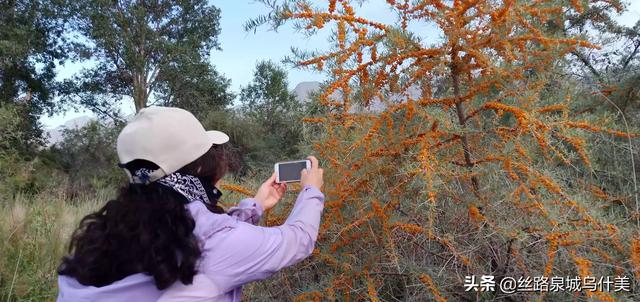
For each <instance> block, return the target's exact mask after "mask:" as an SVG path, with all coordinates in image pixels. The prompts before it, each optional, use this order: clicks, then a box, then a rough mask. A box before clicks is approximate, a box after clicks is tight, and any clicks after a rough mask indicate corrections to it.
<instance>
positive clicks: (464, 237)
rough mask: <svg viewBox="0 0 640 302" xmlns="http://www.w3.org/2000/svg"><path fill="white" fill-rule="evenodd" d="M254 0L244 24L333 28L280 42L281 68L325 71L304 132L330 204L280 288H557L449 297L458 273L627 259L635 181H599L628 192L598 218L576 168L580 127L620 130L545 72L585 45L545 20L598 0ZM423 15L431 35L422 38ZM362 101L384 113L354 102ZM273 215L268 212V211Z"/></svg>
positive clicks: (386, 291) (571, 271) (608, 270)
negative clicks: (383, 8)
mask: <svg viewBox="0 0 640 302" xmlns="http://www.w3.org/2000/svg"><path fill="white" fill-rule="evenodd" d="M262 2H264V3H266V4H267V5H269V6H271V7H272V8H273V12H272V13H271V14H270V17H269V16H267V17H259V18H257V19H255V20H253V21H250V22H249V23H248V28H249V29H251V28H252V26H257V25H260V24H262V23H266V22H270V23H271V24H272V25H273V26H274V27H277V26H279V25H281V24H283V22H287V21H289V22H294V23H295V25H296V26H297V27H296V28H298V29H300V30H301V31H303V32H304V33H305V34H309V35H313V34H315V33H316V32H318V31H322V30H327V27H329V26H331V27H332V28H331V33H332V34H331V41H332V42H333V43H332V44H331V48H330V49H328V50H321V51H316V52H308V53H307V52H297V53H294V55H296V56H295V60H296V62H297V64H298V66H303V67H315V68H316V69H318V70H326V72H327V74H328V75H329V77H330V81H329V84H328V85H327V88H326V89H324V91H322V94H321V95H320V102H321V104H322V105H323V106H325V107H326V108H327V111H326V113H325V114H323V115H321V116H317V117H310V118H307V119H306V121H307V122H309V123H318V124H320V125H321V126H322V127H323V129H324V135H321V136H320V137H319V139H318V140H316V141H314V142H312V143H313V144H314V146H315V151H316V152H317V154H318V155H319V157H320V158H321V160H324V162H325V163H326V168H325V171H327V173H326V174H325V175H326V179H327V183H326V185H327V188H326V190H325V191H326V192H327V193H326V195H327V200H328V201H330V202H328V203H327V205H326V211H327V213H326V214H325V215H324V221H323V225H322V227H321V232H320V235H319V242H318V247H317V252H316V253H315V255H316V256H315V257H314V259H313V262H312V263H311V264H310V265H309V268H311V269H310V272H309V273H308V274H304V273H302V272H297V274H296V275H295V276H289V277H290V278H287V280H288V282H289V283H288V284H292V287H294V288H306V289H308V288H309V284H318V286H316V287H314V288H311V290H309V291H308V292H306V293H304V294H302V295H299V296H297V297H295V299H297V300H312V299H319V298H320V297H321V296H328V297H330V299H333V298H335V297H336V296H337V295H342V296H344V297H345V298H344V299H345V300H351V297H353V298H354V299H356V300H372V301H378V300H385V301H397V300H401V301H406V300H409V299H415V300H416V301H426V300H430V299H434V300H436V301H445V300H446V299H447V298H450V299H454V300H477V299H480V300H483V301H484V300H505V299H506V300H510V299H514V300H542V299H543V298H547V299H551V300H554V301H557V300H570V299H574V297H573V296H571V295H570V294H567V293H556V294H551V293H550V294H548V295H549V296H548V297H547V296H545V295H547V294H546V293H544V292H539V293H531V294H524V293H520V294H518V293H516V294H507V293H503V292H501V291H499V290H496V291H495V292H472V293H465V292H462V290H460V288H461V278H460V276H465V275H466V276H471V275H475V276H481V275H487V274H488V275H493V276H495V280H497V281H499V280H501V279H502V278H503V277H505V276H509V277H513V276H516V277H517V276H545V277H550V276H557V275H561V276H564V275H579V276H582V277H585V276H588V275H603V276H605V275H616V274H617V275H624V274H626V275H633V274H634V272H638V271H640V260H637V259H640V251H639V250H638V248H637V247H638V246H640V234H638V231H637V230H638V229H640V228H639V227H640V216H638V212H637V211H638V208H639V207H638V202H637V195H636V194H637V191H631V192H615V193H613V195H617V194H621V195H622V194H629V195H628V197H626V198H629V199H631V200H633V196H634V195H635V196H636V199H635V200H636V201H635V210H633V209H631V208H629V207H625V206H621V207H620V208H618V209H617V210H618V211H620V213H619V215H621V216H620V217H619V218H618V217H616V218H610V219H608V217H609V216H608V215H609V212H607V211H606V210H602V207H600V206H601V205H602V204H603V203H605V204H606V203H607V202H609V200H611V198H613V197H611V195H610V194H612V193H611V192H608V193H607V192H604V191H603V190H602V189H601V188H599V187H598V186H597V185H595V184H596V183H595V182H594V181H593V180H594V179H593V178H591V177H592V175H593V174H592V173H591V171H592V169H593V167H592V166H591V160H590V156H589V152H588V151H589V148H588V147H589V143H590V142H588V141H586V140H585V139H586V138H588V137H589V135H590V134H591V133H598V134H599V135H604V134H607V135H613V136H619V137H624V138H625V139H629V140H631V139H633V138H634V137H636V136H637V135H636V134H630V133H628V132H627V131H618V130H612V129H609V128H607V127H605V125H606V119H605V118H602V117H600V118H599V119H594V118H589V117H586V116H584V115H582V114H581V113H580V112H575V111H574V110H573V109H574V108H575V106H574V105H575V103H576V102H577V101H578V100H577V99H576V97H575V95H574V94H572V92H573V90H572V87H570V85H562V86H559V85H558V86H556V84H557V83H554V82H552V81H551V80H552V79H554V78H553V76H552V74H553V72H555V71H557V69H558V68H560V67H561V65H562V63H563V62H564V61H563V60H564V58H565V57H566V56H567V55H570V54H571V53H572V52H573V51H576V50H579V51H584V50H588V49H592V48H595V47H597V46H596V45H594V44H591V43H589V42H587V39H588V38H587V37H586V36H585V35H574V34H571V33H567V34H558V33H557V30H556V29H557V28H562V26H563V24H564V23H565V21H566V18H567V16H570V15H572V14H574V13H580V12H583V11H588V9H589V8H590V7H593V6H598V5H608V4H609V3H610V2H611V1H598V0H592V1H511V0H504V1H482V0H480V1H477V0H476V1H464V0H454V1H439V0H435V1H394V0H389V1H386V3H387V4H388V8H389V10H390V11H392V12H393V13H394V14H395V15H396V16H397V20H398V21H397V22H392V23H385V22H383V21H379V20H371V19H368V18H365V17H361V16H359V15H358V14H357V8H356V7H354V5H353V3H362V1H349V0H342V1H335V0H333V1H328V5H327V6H323V7H317V6H313V5H312V4H311V3H310V2H309V1H304V0H300V1H270V0H269V1H267V0H265V1H262ZM365 5H366V4H365ZM425 25H426V26H425ZM427 26H428V27H436V28H438V30H439V33H440V36H441V38H440V39H438V40H436V41H431V40H425V39H424V38H421V32H420V31H419V29H421V28H428V27H427ZM554 89H557V90H554ZM552 90H553V93H550V91H552ZM413 91H417V92H418V93H414V92H413ZM335 92H339V97H332V95H333V96H335V95H336V94H335ZM374 101H375V102H382V103H384V104H385V106H384V107H385V109H384V110H383V111H382V112H380V113H371V112H365V111H360V110H353V108H354V107H356V106H365V107H366V106H369V105H370V104H372V103H373V102H374ZM284 212H285V213H286V211H284ZM282 220H283V216H282V214H280V215H277V214H274V215H270V217H269V219H268V224H277V223H279V222H281V221H282ZM627 242H633V244H632V247H631V248H629V246H628V245H627V244H626V243H627ZM628 259H636V260H634V261H633V263H631V264H628V261H627V260H628ZM605 263H606V264H605ZM612 266H614V267H617V268H618V272H616V271H615V270H613V269H612ZM449 272H451V273H449ZM299 276H300V277H299ZM415 284H422V286H414V285H415ZM283 290H284V289H283ZM283 295H288V296H285V298H284V299H286V300H293V299H294V297H293V293H286V292H285V293H283ZM584 295H585V296H587V297H588V298H597V299H600V300H605V301H613V299H614V298H613V296H612V295H610V294H608V293H605V292H602V291H595V292H588V293H584ZM629 297H630V296H627V298H629ZM585 299H586V298H585Z"/></svg>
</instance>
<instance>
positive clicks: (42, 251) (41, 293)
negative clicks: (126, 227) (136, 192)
mask: <svg viewBox="0 0 640 302" xmlns="http://www.w3.org/2000/svg"><path fill="white" fill-rule="evenodd" d="M106 193H107V192H100V193H98V194H97V195H94V196H80V197H78V198H76V199H74V200H73V202H71V201H69V199H68V198H67V197H66V196H65V195H64V193H62V192H47V193H42V194H39V195H22V194H18V195H16V196H15V197H14V198H12V199H10V200H5V201H3V202H2V203H0V217H2V218H0V245H1V248H0V302H9V301H54V300H55V297H56V295H57V286H56V277H57V276H56V268H57V265H58V264H59V262H60V258H61V257H62V256H63V255H64V253H65V251H66V247H67V242H68V238H69V236H70V235H71V233H72V232H73V230H74V228H75V226H76V225H77V224H78V222H79V220H80V219H81V218H82V217H83V216H84V215H85V214H86V213H88V212H90V211H92V210H95V209H97V208H98V207H99V206H100V205H101V204H102V203H104V201H106V200H107V198H108V197H110V196H108V195H106Z"/></svg>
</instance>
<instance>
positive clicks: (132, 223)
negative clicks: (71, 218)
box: [58, 145, 233, 290]
mask: <svg viewBox="0 0 640 302" xmlns="http://www.w3.org/2000/svg"><path fill="white" fill-rule="evenodd" d="M229 154H230V153H229V152H228V148H227V147H225V145H220V146H215V145H214V146H213V147H212V148H211V149H209V151H207V152H206V153H205V154H204V155H202V156H201V157H200V158H198V159H197V160H195V161H194V162H192V163H190V164H189V165H187V166H185V167H183V168H182V169H180V170H179V171H178V172H180V173H184V174H190V175H193V176H197V177H200V178H201V179H205V180H207V181H211V184H215V183H216V182H217V181H218V180H220V179H221V178H222V177H223V176H224V174H225V173H226V172H227V170H228V169H229V166H230V164H233V159H232V158H231V156H229ZM125 168H126V169H129V170H130V171H135V170H137V169H140V168H150V169H157V166H156V165H155V164H153V163H151V162H149V161H145V160H134V161H132V162H130V163H127V164H126V165H125ZM187 202H188V200H187V199H186V198H185V197H183V196H182V195H180V194H179V193H177V192H175V191H173V190H171V189H170V188H167V187H165V186H163V185H161V184H158V183H151V184H148V185H142V184H127V185H126V186H124V187H122V188H121V189H120V191H119V193H118V195H117V197H116V198H115V199H113V200H110V201H108V202H107V203H106V204H105V205H104V206H103V207H102V208H101V209H100V210H98V211H97V212H94V213H91V214H89V215H87V216H85V217H84V218H83V219H82V220H81V222H80V225H79V226H78V228H77V229H76V230H75V231H74V233H73V236H72V239H71V242H70V245H69V255H68V256H66V257H63V258H62V263H61V264H60V266H59V268H58V274H60V275H66V276H71V277H73V278H75V279H76V280H77V281H78V282H79V283H81V284H83V285H87V286H96V287H101V286H105V285H109V284H111V283H113V282H115V281H118V280H121V279H123V278H125V277H127V276H129V275H132V274H135V273H146V274H149V275H151V276H153V278H154V280H155V283H156V287H157V288H158V289H160V290H162V289H165V288H167V287H169V286H170V285H171V284H173V283H174V282H175V281H177V280H180V281H181V282H182V283H184V284H191V283H192V282H193V276H194V275H195V274H196V263H197V261H198V259H199V258H200V255H201V251H200V248H199V245H198V241H197V238H196V237H195V236H194V235H193V229H194V228H195V221H194V219H193V217H192V216H191V214H190V213H189V211H188V209H187V208H186V207H185V204H186V203H187ZM209 210H211V211H213V212H216V213H221V212H224V211H223V210H222V209H221V208H219V207H218V208H215V209H212V208H209Z"/></svg>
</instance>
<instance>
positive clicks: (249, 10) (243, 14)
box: [41, 0, 640, 128]
mask: <svg viewBox="0 0 640 302" xmlns="http://www.w3.org/2000/svg"><path fill="white" fill-rule="evenodd" d="M210 2H211V3H212V4H213V5H215V6H216V7H218V8H220V10H221V20H220V23H221V29H222V32H221V34H220V36H219V42H220V45H221V47H222V51H213V52H212V53H211V63H212V64H213V65H214V66H215V68H216V69H217V70H218V71H219V72H220V73H222V74H223V75H224V76H225V77H227V78H229V79H231V89H232V90H233V91H234V92H236V93H237V92H239V91H240V87H242V86H245V85H247V84H248V83H249V82H250V81H251V78H252V75H253V69H254V67H255V65H256V63H257V62H258V61H260V60H269V59H270V60H273V61H275V62H280V61H281V60H282V59H283V58H284V57H285V56H287V55H290V54H291V47H292V46H295V47H297V48H300V49H305V50H314V49H319V50H322V49H326V38H327V35H328V32H327V31H324V32H321V33H320V34H319V35H317V36H313V37H311V38H305V37H304V36H303V35H302V34H301V33H296V32H295V31H294V30H293V29H292V28H291V26H290V25H289V24H285V26H283V27H282V28H281V29H280V30H279V31H278V32H273V31H269V30H268V27H267V26H265V27H262V28H260V29H259V30H258V32H257V33H256V34H254V33H253V32H249V33H247V32H245V31H244V30H243V29H242V25H243V24H244V23H245V22H246V21H247V20H248V19H250V18H253V17H255V16H258V15H260V14H264V13H267V12H268V11H269V10H268V8H266V7H264V5H262V4H260V3H256V2H254V1H248V0H224V1H222V0H212V1H210ZM318 2H320V3H326V1H318ZM629 2H630V5H629V9H628V11H626V12H625V13H624V14H623V15H622V16H620V17H619V21H620V22H621V23H623V24H625V25H629V26H631V25H633V24H635V23H636V22H637V21H638V20H639V19H640V0H631V1H629ZM325 5H326V4H325ZM387 7H388V6H387V4H386V1H383V0H371V1H368V2H365V4H364V7H362V8H361V9H359V10H358V14H359V15H362V16H365V17H367V18H371V19H373V20H380V21H383V22H391V21H393V20H394V18H395V17H394V16H393V14H392V13H391V12H390V11H389V10H388V8H387ZM413 30H414V31H415V30H419V31H418V32H422V36H423V37H424V38H436V37H437V35H438V34H437V32H436V31H434V30H433V29H432V28H428V27H423V28H413ZM82 66H83V65H82V64H66V65H65V66H62V67H60V68H59V69H58V71H59V75H58V78H67V77H70V76H71V75H72V74H73V73H75V72H77V71H78V70H80V69H81V68H82ZM286 68H287V70H288V71H289V88H290V89H293V88H294V87H295V85H297V84H298V83H300V82H304V81H322V80H323V79H324V75H322V74H319V73H317V72H313V71H304V70H299V69H295V68H290V67H289V66H287V67H286ZM129 103H131V102H127V103H126V104H123V106H122V109H123V110H124V111H126V113H132V112H133V111H134V109H133V104H129ZM83 115H85V116H92V114H91V113H90V112H87V111H81V112H74V111H70V112H67V113H64V114H57V115H55V116H53V117H46V116H45V117H43V118H41V122H42V123H43V125H44V126H45V127H46V128H54V127H56V126H59V125H61V124H64V122H66V121H68V120H70V119H72V118H75V117H79V116H83Z"/></svg>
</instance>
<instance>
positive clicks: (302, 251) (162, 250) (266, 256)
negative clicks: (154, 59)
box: [58, 107, 324, 302]
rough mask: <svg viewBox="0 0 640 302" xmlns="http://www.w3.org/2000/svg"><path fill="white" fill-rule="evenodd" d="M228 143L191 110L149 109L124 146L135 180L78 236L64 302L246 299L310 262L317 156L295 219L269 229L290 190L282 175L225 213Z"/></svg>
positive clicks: (317, 205) (65, 264)
mask: <svg viewBox="0 0 640 302" xmlns="http://www.w3.org/2000/svg"><path fill="white" fill-rule="evenodd" d="M228 140H229V138H228V136H227V135H226V134H224V133H222V132H219V131H205V130H204V128H203V127H202V125H201V124H200V122H198V120H197V119H196V118H195V117H194V116H193V115H192V114H191V113H189V112H187V111H185V110H182V109H178V108H166V107H150V108H145V109H142V110H141V111H140V112H139V113H138V114H137V115H136V116H135V117H134V119H133V120H132V121H131V122H130V123H129V124H128V125H127V126H126V127H125V128H124V129H123V130H122V132H121V133H120V135H119V136H118V142H117V150H118V157H119V160H120V162H121V166H122V167H123V168H124V170H125V171H126V172H127V174H128V176H129V180H130V183H129V184H128V185H127V186H125V187H124V188H122V189H121V190H120V192H119V194H118V196H117V198H116V199H114V200H111V201H109V202H107V204H106V205H105V206H104V207H102V208H101V209H100V210H98V211H97V212H95V213H92V214H89V215H87V216H86V217H84V218H83V219H82V221H81V223H80V226H79V227H78V229H77V230H76V231H75V232H74V234H73V237H72V239H71V244H70V248H69V251H70V255H69V256H67V257H65V258H63V260H62V264H61V265H60V267H59V270H58V273H59V278H58V286H59V295H58V301H61V302H66V301H74V302H79V301H125V300H129V301H136V302H145V301H158V300H159V299H161V300H162V301H240V298H241V286H242V285H243V284H246V283H248V282H251V281H254V280H259V279H264V278H267V277H268V276H270V275H271V274H273V273H274V272H277V271H278V270H280V269H282V268H284V267H286V266H290V265H293V264H295V263H297V262H299V261H300V260H302V259H304V258H306V257H308V256H309V255H310V254H311V252H312V251H313V249H314V245H315V241H316V238H317V235H318V227H319V224H320V215H321V213H322V209H323V205H324V196H323V194H322V193H321V192H320V189H321V187H322V184H323V179H322V174H323V171H322V169H320V168H319V167H318V161H317V160H316V158H315V157H313V156H310V157H309V159H310V160H311V162H312V168H311V169H310V170H309V171H303V173H302V181H301V182H302V185H303V189H302V191H301V192H300V194H299V195H298V198H297V200H296V203H295V205H294V207H293V210H292V212H291V214H290V215H289V217H288V219H287V220H286V222H285V223H284V224H283V225H281V226H278V227H260V226H257V225H256V224H257V223H258V221H259V219H260V216H261V215H262V213H263V211H264V210H267V209H270V208H271V207H273V206H274V205H276V204H277V202H278V201H279V200H280V198H281V197H282V196H283V194H284V192H285V190H286V186H285V185H284V184H277V183H276V182H275V174H274V175H272V176H271V178H269V179H268V180H267V181H266V182H264V183H263V184H262V185H261V186H260V188H259V189H258V192H257V194H256V196H255V197H254V198H248V199H244V200H242V201H241V202H240V203H239V204H238V205H237V206H236V207H233V208H231V209H230V210H229V212H228V213H224V211H223V210H222V209H221V208H220V207H219V206H218V205H217V204H216V202H217V200H218V198H219V197H220V195H221V193H220V191H218V190H217V189H216V188H215V184H216V183H217V182H218V181H219V180H220V179H221V178H222V177H223V176H224V174H225V173H226V170H227V166H228V165H227V161H228V156H226V151H225V148H224V143H226V142H227V141H228Z"/></svg>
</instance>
